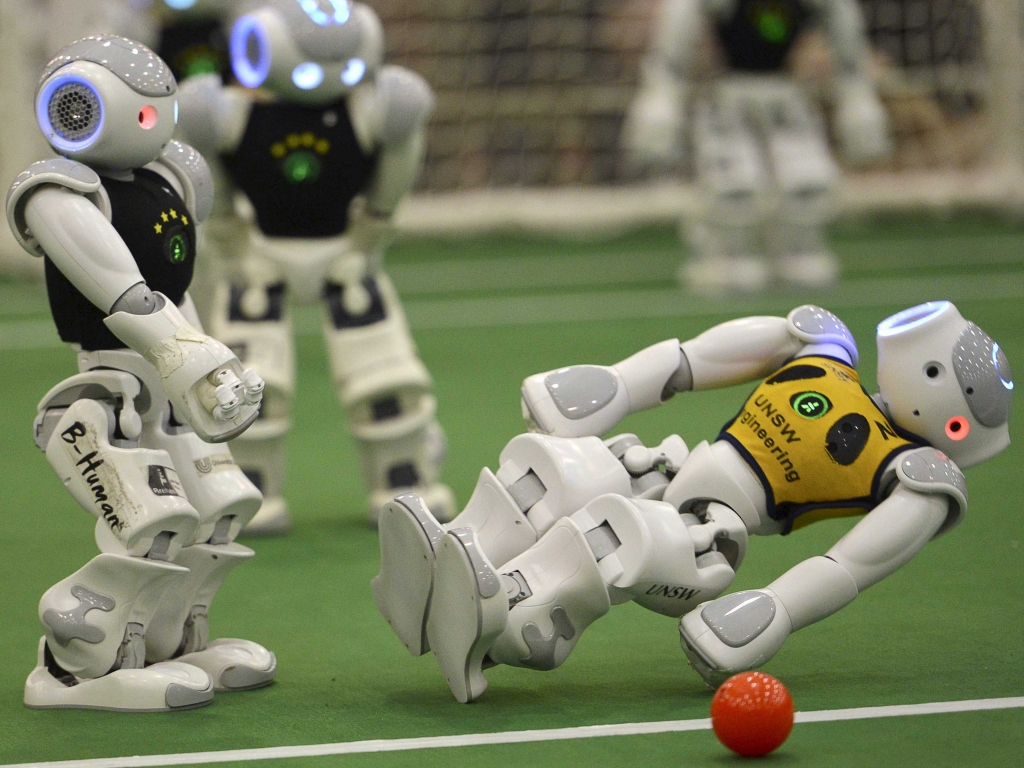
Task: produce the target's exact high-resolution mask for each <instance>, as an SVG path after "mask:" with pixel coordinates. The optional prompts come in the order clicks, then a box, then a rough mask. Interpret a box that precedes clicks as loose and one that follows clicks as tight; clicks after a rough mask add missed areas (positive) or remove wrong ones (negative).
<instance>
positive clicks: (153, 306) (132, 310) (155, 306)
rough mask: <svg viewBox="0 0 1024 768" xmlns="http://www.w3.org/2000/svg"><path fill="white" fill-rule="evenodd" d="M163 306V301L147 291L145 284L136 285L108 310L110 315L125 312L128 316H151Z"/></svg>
mask: <svg viewBox="0 0 1024 768" xmlns="http://www.w3.org/2000/svg"><path fill="white" fill-rule="evenodd" d="M163 306H164V302H163V299H161V298H160V297H159V296H157V295H156V294H155V293H153V292H152V291H151V290H149V286H147V285H146V284H145V283H136V284H135V285H133V286H132V287H131V288H129V289H128V290H127V291H125V292H124V293H122V294H121V297H120V298H119V299H118V300H117V301H115V302H114V306H112V307H111V308H110V314H112V315H113V314H115V313H117V312H127V313H128V314H129V315H151V314H153V313H154V312H157V311H159V310H160V309H162V308H163Z"/></svg>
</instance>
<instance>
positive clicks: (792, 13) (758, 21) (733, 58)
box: [716, 0, 811, 72]
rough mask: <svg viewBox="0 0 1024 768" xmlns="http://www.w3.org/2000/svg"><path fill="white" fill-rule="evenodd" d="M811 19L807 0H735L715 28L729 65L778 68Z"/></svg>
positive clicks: (741, 68) (748, 68)
mask: <svg viewBox="0 0 1024 768" xmlns="http://www.w3.org/2000/svg"><path fill="white" fill-rule="evenodd" d="M810 21H811V11H810V9H809V8H808V7H807V4H806V0H736V7H735V11H734V12H733V14H732V16H731V17H729V18H727V19H719V20H718V22H717V24H716V29H717V32H718V38H719V41H720V42H721V44H722V49H723V51H724V52H725V58H726V61H727V62H728V64H729V68H730V69H732V70H736V71H739V72H777V71H779V70H780V69H782V68H783V66H784V65H785V63H786V58H787V57H788V56H789V52H790V51H791V50H792V48H793V44H794V43H795V42H796V39H797V38H798V37H799V36H800V33H801V32H803V31H804V29H806V27H807V25H808V22H810Z"/></svg>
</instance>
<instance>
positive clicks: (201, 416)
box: [104, 292, 264, 443]
mask: <svg viewBox="0 0 1024 768" xmlns="http://www.w3.org/2000/svg"><path fill="white" fill-rule="evenodd" d="M153 295H154V296H157V297H159V299H160V300H162V301H163V306H162V307H161V308H160V309H158V310H157V311H156V312H153V313H151V314H148V315H133V314H131V313H129V312H115V313H114V314H112V315H110V316H108V317H107V318H106V320H105V321H104V322H105V323H106V325H107V327H108V328H110V330H111V331H112V332H113V333H114V334H115V335H116V336H117V337H118V338H119V339H121V340H122V341H124V342H125V343H126V344H127V345H128V346H129V347H131V348H132V349H134V350H135V351H136V352H138V353H139V354H141V355H142V356H143V357H145V358H146V360H148V361H149V362H150V363H152V365H153V367H154V368H156V370H157V373H158V374H159V375H160V381H161V384H162V385H163V388H164V391H165V393H166V394H167V397H168V399H169V400H170V401H171V404H172V405H173V406H174V409H175V414H176V415H177V416H178V417H179V418H182V419H184V420H185V421H186V422H188V424H189V425H190V426H191V427H192V428H193V429H194V430H195V431H196V434H198V435H199V437H201V438H202V439H203V440H205V441H206V442H209V443H221V442H225V441H227V440H230V439H231V438H233V437H235V436H237V435H238V434H240V433H241V432H243V431H245V429H246V428H247V427H248V426H249V425H250V424H251V423H252V422H253V421H255V420H256V417H257V416H258V415H259V410H260V403H261V401H262V400H263V388H264V383H263V379H262V378H260V376H259V374H257V373H256V372H255V371H254V370H252V369H251V368H248V369H243V368H242V365H241V363H239V361H238V358H237V357H236V356H235V354H234V352H232V351H231V350H230V349H228V348H227V347H226V346H224V345H223V344H221V343H220V342H219V341H217V340H216V339H214V338H211V337H210V336H207V335H206V334H204V333H201V332H200V331H198V330H196V329H195V328H194V327H192V326H191V325H190V324H189V323H188V322H187V321H186V320H185V318H184V316H183V315H182V314H181V311H180V310H179V309H178V308H177V307H176V306H174V304H173V303H171V302H170V301H169V300H168V299H167V298H166V297H164V296H163V295H162V294H160V293H157V292H155V293H154V294H153Z"/></svg>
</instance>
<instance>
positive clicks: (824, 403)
mask: <svg viewBox="0 0 1024 768" xmlns="http://www.w3.org/2000/svg"><path fill="white" fill-rule="evenodd" d="M789 404H790V405H791V406H793V410H794V411H796V412H797V413H799V414H800V415H801V416H803V417H804V418H805V419H820V418H821V417H822V416H824V415H825V414H826V413H828V412H829V411H830V410H831V409H832V403H830V402H829V400H828V398H827V397H825V396H824V395H823V394H821V393H820V392H801V393H799V394H797V395H793V397H792V398H790V400H789Z"/></svg>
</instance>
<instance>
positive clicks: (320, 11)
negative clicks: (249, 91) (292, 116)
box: [230, 0, 383, 105]
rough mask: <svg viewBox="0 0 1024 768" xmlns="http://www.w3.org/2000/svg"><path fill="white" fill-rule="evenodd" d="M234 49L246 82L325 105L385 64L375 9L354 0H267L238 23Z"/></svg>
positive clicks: (238, 70) (237, 74)
mask: <svg viewBox="0 0 1024 768" xmlns="http://www.w3.org/2000/svg"><path fill="white" fill-rule="evenodd" d="M230 49H231V64H232V68H233V69H234V73H235V77H236V78H238V81H239V82H240V83H241V84H242V85H244V86H246V87H248V88H258V87H260V86H265V87H266V88H268V89H270V90H271V91H273V92H274V93H275V94H277V95H278V96H281V97H282V98H285V99H287V100H288V101H294V102H297V103H304V104H316V105H319V104H326V103H329V102H331V101H335V100H337V99H339V98H341V97H342V96H343V95H345V94H346V93H347V92H348V91H350V90H351V89H352V88H354V87H355V86H357V85H359V83H361V82H363V81H364V80H365V79H366V78H367V75H368V74H369V73H371V72H372V71H374V70H376V69H377V68H378V67H379V66H380V63H381V58H382V51H383V35H382V33H381V30H380V22H379V21H378V19H377V17H376V15H375V14H374V13H373V11H371V10H370V9H369V8H367V7H366V6H363V5H354V4H352V3H349V2H348V0H264V2H263V4H262V5H261V6H260V7H258V8H256V9H255V10H253V11H252V12H251V13H247V14H245V15H244V16H242V17H241V18H239V19H238V20H237V21H236V22H235V24H234V27H233V28H232V31H231V43H230Z"/></svg>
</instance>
